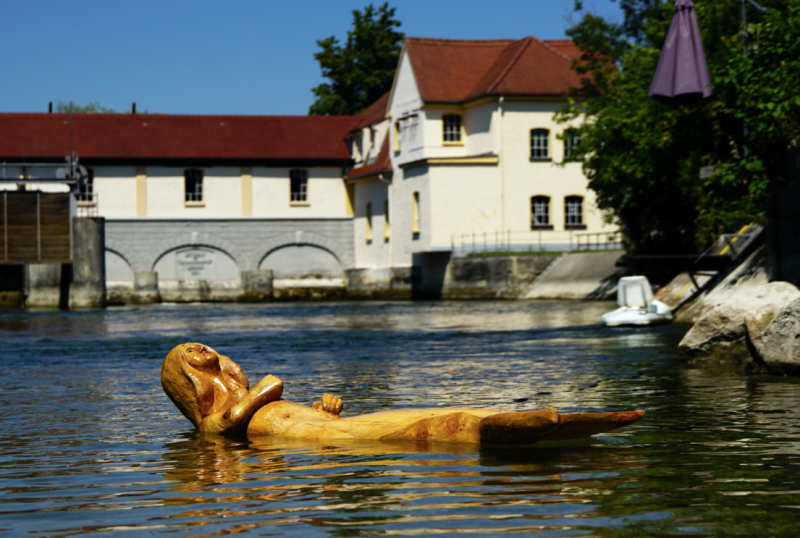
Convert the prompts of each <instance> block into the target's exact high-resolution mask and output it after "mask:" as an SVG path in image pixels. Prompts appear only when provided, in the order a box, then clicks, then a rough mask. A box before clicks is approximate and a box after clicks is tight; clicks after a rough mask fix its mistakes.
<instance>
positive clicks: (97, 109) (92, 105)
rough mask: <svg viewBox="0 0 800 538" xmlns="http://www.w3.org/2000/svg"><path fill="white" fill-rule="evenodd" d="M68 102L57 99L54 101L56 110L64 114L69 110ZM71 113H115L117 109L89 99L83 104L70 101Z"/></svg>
mask: <svg viewBox="0 0 800 538" xmlns="http://www.w3.org/2000/svg"><path fill="white" fill-rule="evenodd" d="M69 106H70V103H69V102H64V101H62V100H61V99H59V100H58V103H56V112H60V113H64V114H66V113H67V112H69ZM72 113H73V114H116V113H117V111H116V110H114V109H113V108H112V107H108V106H104V105H101V104H100V103H98V102H97V101H89V102H88V103H87V104H85V105H77V104H75V103H72Z"/></svg>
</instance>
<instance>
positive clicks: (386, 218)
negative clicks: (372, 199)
mask: <svg viewBox="0 0 800 538" xmlns="http://www.w3.org/2000/svg"><path fill="white" fill-rule="evenodd" d="M383 240H384V241H388V240H389V200H384V201H383Z"/></svg>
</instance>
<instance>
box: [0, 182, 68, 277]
mask: <svg viewBox="0 0 800 538" xmlns="http://www.w3.org/2000/svg"><path fill="white" fill-rule="evenodd" d="M69 196H70V195H69V194H67V193H38V192H14V191H12V192H4V193H2V207H0V209H1V210H2V213H3V215H2V217H3V221H2V223H0V225H2V238H1V239H2V241H1V243H0V254H2V256H0V263H3V264H19V263H24V264H28V263H69V262H70V258H71V256H70V218H69Z"/></svg>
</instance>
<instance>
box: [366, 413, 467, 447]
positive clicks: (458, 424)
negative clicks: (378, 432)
mask: <svg viewBox="0 0 800 538" xmlns="http://www.w3.org/2000/svg"><path fill="white" fill-rule="evenodd" d="M480 421H481V418H480V417H478V416H475V415H473V414H470V413H469V412H464V411H456V412H453V413H447V414H443V415H440V416H434V417H430V418H424V419H421V420H417V421H416V422H414V423H412V424H410V425H409V426H406V427H405V428H401V429H400V430H398V431H396V432H392V433H390V434H388V435H385V436H383V437H381V440H382V441H395V440H400V439H402V440H406V441H445V442H450V443H477V442H479V441H480V435H479V434H478V429H479V424H480Z"/></svg>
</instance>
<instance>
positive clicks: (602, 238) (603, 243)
mask: <svg viewBox="0 0 800 538" xmlns="http://www.w3.org/2000/svg"><path fill="white" fill-rule="evenodd" d="M621 248H622V232H620V231H619V230H617V231H614V232H594V233H581V234H575V249H574V250H578V251H583V250H619V249H621Z"/></svg>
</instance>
